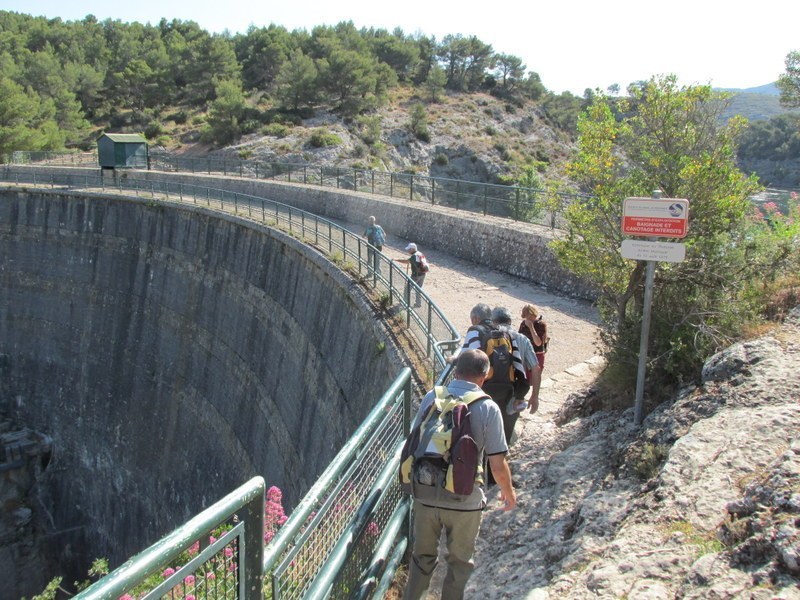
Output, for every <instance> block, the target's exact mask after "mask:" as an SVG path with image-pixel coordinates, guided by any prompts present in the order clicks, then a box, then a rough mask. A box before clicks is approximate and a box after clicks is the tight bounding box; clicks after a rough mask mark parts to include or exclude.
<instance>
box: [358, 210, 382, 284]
mask: <svg viewBox="0 0 800 600" xmlns="http://www.w3.org/2000/svg"><path fill="white" fill-rule="evenodd" d="M362 237H365V238H367V241H368V242H369V243H370V244H371V245H373V246H375V247H376V248H377V249H378V250H379V251H380V252H383V245H384V244H385V243H386V232H385V231H384V230H383V227H381V226H380V225H378V224H377V223H376V222H375V217H372V216H370V218H369V225H368V226H367V228H366V229H365V230H364V234H363V235H362ZM367 264H369V265H371V266H372V268H373V269H374V270H375V271H376V272H379V271H380V267H379V265H378V254H377V253H376V252H375V251H374V250H373V249H372V248H367Z"/></svg>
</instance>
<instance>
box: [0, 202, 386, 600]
mask: <svg viewBox="0 0 800 600" xmlns="http://www.w3.org/2000/svg"><path fill="white" fill-rule="evenodd" d="M0 256H2V267H0V269H1V270H0V416H2V417H5V418H6V419H10V420H11V421H12V422H14V423H16V424H18V425H19V426H22V427H28V428H31V429H34V430H36V431H38V432H41V433H42V434H45V435H47V436H49V437H50V438H51V439H52V456H51V459H50V464H49V465H48V466H47V467H46V469H44V472H43V473H42V475H41V477H40V478H39V481H38V483H37V484H36V485H35V486H34V489H33V490H31V493H30V494H31V498H30V504H32V505H33V504H35V505H36V506H37V508H38V507H40V508H41V510H37V508H34V514H35V515H37V514H38V518H37V517H35V518H34V521H35V523H34V525H35V527H36V529H37V535H38V537H39V539H40V540H43V543H44V544H45V546H46V547H47V548H49V549H50V551H52V554H53V555H52V556H49V558H50V559H53V560H55V561H57V562H58V563H59V567H60V568H61V571H60V572H61V573H62V574H69V573H70V570H71V569H73V568H77V569H78V571H79V572H77V573H76V574H75V576H76V577H81V579H82V578H83V577H85V569H86V567H87V566H88V562H86V561H91V559H93V558H95V557H101V556H102V557H106V558H109V559H110V560H111V562H112V565H115V564H119V562H120V561H122V560H124V559H127V558H128V557H130V556H131V555H133V554H134V553H136V552H138V551H140V550H142V549H143V548H144V547H146V546H147V545H149V544H151V543H153V542H154V541H155V540H157V539H158V538H159V537H161V536H162V535H164V534H165V533H167V532H168V531H170V530H172V529H173V528H174V527H175V526H177V525H179V524H180V523H182V522H184V521H185V520H186V519H187V518H189V517H190V516H192V515H194V514H196V513H197V512H199V511H200V510H202V509H203V508H205V507H207V506H209V505H210V504H212V503H213V502H215V501H216V500H218V499H219V498H220V497H222V496H223V495H224V494H226V493H228V492H230V491H231V490H232V489H234V488H235V487H237V486H238V485H240V484H241V483H243V482H244V481H246V480H247V479H249V478H250V477H252V476H253V475H256V474H258V475H262V476H263V477H264V478H265V479H266V481H267V484H268V485H277V486H279V487H281V489H282V490H283V491H284V498H285V500H286V503H287V505H289V506H292V505H294V504H295V503H296V502H297V500H298V499H299V498H300V497H301V496H302V494H303V493H304V492H305V490H306V489H308V488H309V487H310V485H311V484H312V483H313V482H314V480H315V479H316V477H317V476H318V475H319V474H320V473H321V472H322V471H323V470H324V468H325V467H326V466H327V464H328V463H329V462H330V460H331V458H332V457H333V456H334V454H335V451H336V450H337V449H338V448H340V447H341V446H342V444H343V443H344V442H345V441H346V440H347V439H348V437H349V435H350V433H351V432H352V431H353V430H354V429H355V428H356V427H357V425H358V424H359V423H360V421H361V420H362V419H363V417H364V416H365V415H366V413H367V412H368V411H369V409H370V408H371V406H372V404H373V403H374V401H375V400H376V399H377V398H379V397H380V395H381V394H382V393H383V391H384V390H385V389H386V387H387V386H388V384H389V383H390V382H391V381H392V380H393V379H394V377H395V376H396V374H397V371H398V370H399V367H400V364H401V363H400V359H399V356H398V355H397V353H396V352H395V350H394V347H393V346H391V343H390V341H389V340H387V338H386V336H385V334H384V331H383V329H382V325H381V324H380V323H379V322H378V321H377V320H376V319H375V317H374V316H373V314H372V311H371V310H370V308H369V306H368V305H367V303H366V301H365V300H364V298H363V296H362V295H361V292H360V289H359V288H358V287H357V286H356V285H355V284H354V283H353V282H352V281H351V280H350V279H348V278H347V277H345V276H344V274H342V273H341V272H339V271H338V270H337V269H336V268H335V267H334V266H333V265H331V264H330V263H328V261H327V260H325V259H324V258H322V257H321V256H320V255H318V254H317V253H316V252H315V251H314V250H313V249H311V248H310V247H307V246H305V245H303V244H301V243H299V242H297V241H296V240H294V239H292V238H290V237H288V236H286V235H284V234H282V233H280V232H277V231H273V230H270V229H268V228H265V227H261V226H259V225H257V224H254V223H252V222H247V221H245V220H243V219H238V218H235V217H232V216H225V215H220V214H217V213H213V212H210V211H206V210H204V209H193V208H192V207H186V206H178V205H170V204H169V203H158V204H157V205H156V204H154V203H148V202H146V201H139V200H136V199H133V198H128V199H123V198H119V197H116V198H115V197H104V196H102V195H100V194H98V195H93V194H77V193H75V194H73V193H69V192H58V191H33V190H29V191H27V192H25V191H21V192H18V191H13V190H10V189H5V190H3V189H0ZM380 342H385V343H386V351H379V350H378V347H379V343H380ZM78 564H79V566H76V565H78ZM8 567H10V569H11V570H12V572H13V570H14V569H15V568H16V569H17V570H18V571H19V567H20V565H19V564H18V565H16V567H15V565H13V564H12V565H6V567H0V571H3V570H6V568H8ZM19 572H21V571H19ZM65 580H66V581H72V579H68V578H65ZM4 581H6V582H8V578H4ZM28 593H30V592H28ZM17 597H18V596H17Z"/></svg>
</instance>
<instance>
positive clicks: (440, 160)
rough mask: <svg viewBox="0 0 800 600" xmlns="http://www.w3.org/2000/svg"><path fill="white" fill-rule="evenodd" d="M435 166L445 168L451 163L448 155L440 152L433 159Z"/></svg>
mask: <svg viewBox="0 0 800 600" xmlns="http://www.w3.org/2000/svg"><path fill="white" fill-rule="evenodd" d="M433 162H434V164H437V165H439V166H440V167H443V166H445V165H447V164H449V163H450V159H449V158H448V157H447V154H445V153H444V152H439V153H438V154H437V155H436V157H435V158H434V159H433Z"/></svg>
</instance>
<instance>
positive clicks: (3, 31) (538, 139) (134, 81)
mask: <svg viewBox="0 0 800 600" xmlns="http://www.w3.org/2000/svg"><path fill="white" fill-rule="evenodd" d="M632 85H636V84H632ZM618 92H619V89H618V86H617V89H616V90H613V91H610V93H611V94H612V95H613V96H616V95H617V93H618ZM598 93H602V92H601V91H600V90H594V91H592V90H587V91H586V93H585V94H584V97H582V98H581V97H577V96H574V95H572V94H570V93H568V92H565V93H563V94H558V95H557V94H553V93H552V92H549V91H548V90H547V89H546V88H545V86H544V85H543V83H542V81H541V80H540V78H539V75H538V74H537V73H535V72H533V71H529V70H528V69H527V67H526V65H525V64H523V62H522V60H521V59H520V58H519V57H517V56H513V55H509V54H505V53H503V52H502V51H498V50H495V49H494V48H492V47H491V46H490V45H489V44H486V43H484V42H482V41H481V40H480V39H478V38H476V37H474V36H471V37H465V36H463V35H461V34H458V33H454V34H451V35H447V36H445V37H444V38H443V39H442V40H437V39H436V38H434V37H428V36H425V35H421V34H415V35H407V34H405V33H404V32H403V31H402V30H400V29H395V30H394V31H391V32H390V31H387V30H385V29H373V28H370V29H366V28H362V29H357V28H356V27H355V26H354V25H353V23H352V22H342V23H339V24H338V25H335V26H319V27H314V28H313V29H312V30H311V31H307V30H294V31H289V30H287V29H285V28H284V27H281V26H278V25H269V26H268V27H255V26H253V27H251V28H250V29H249V30H248V31H247V32H246V33H239V34H235V35H221V34H210V33H209V32H207V31H205V30H203V29H201V28H200V27H199V25H197V24H196V23H194V22H192V21H181V20H172V21H167V20H165V19H162V20H161V21H160V22H159V23H158V24H157V25H149V24H147V25H142V24H140V23H124V22H121V21H119V20H110V19H109V20H105V21H98V20H97V19H95V18H94V17H93V16H91V15H88V16H87V17H85V18H84V19H83V20H81V21H66V22H65V21H62V20H61V19H47V18H44V17H34V16H29V15H25V14H19V13H13V12H8V11H0V155H2V154H5V153H7V152H9V151H11V150H15V149H26V150H61V149H64V148H84V149H88V148H91V147H93V145H94V142H95V140H96V139H97V137H98V135H99V134H100V133H101V132H103V131H115V132H137V133H143V134H144V135H145V136H146V137H147V138H148V140H149V141H150V143H151V146H152V147H154V148H158V147H163V148H164V149H167V150H170V151H176V152H189V153H193V154H204V153H207V152H214V153H225V154H228V155H234V156H238V157H242V158H248V157H259V158H264V159H268V160H277V161H292V162H298V161H324V162H326V163H329V164H337V165H344V166H356V167H362V168H370V169H377V170H405V171H412V172H419V173H424V174H431V175H440V176H447V177H454V178H464V179H474V180H480V181H490V182H495V183H522V184H523V185H538V184H540V183H541V181H542V179H545V180H548V181H562V182H563V181H564V180H565V178H564V174H563V165H564V163H565V162H566V160H567V159H568V158H569V157H570V155H571V151H572V148H573V147H574V142H575V136H576V123H577V118H578V114H579V113H580V112H581V111H582V110H583V109H584V108H585V107H586V106H588V104H589V103H590V101H591V100H592V98H593V97H594V96H595V95H596V94H598ZM774 102H777V100H775V99H774V98H773V103H774ZM735 106H741V102H739V103H738V104H736V99H735V98H734V104H733V106H732V107H735ZM734 110H736V109H735V108H734ZM737 112H739V113H740V114H744V113H742V111H740V110H739V111H737ZM745 116H748V115H745ZM792 127H794V133H792ZM798 136H800V134H798V133H797V127H796V118H795V117H793V116H791V115H781V116H779V117H776V118H775V119H773V120H770V121H764V122H763V123H760V124H759V125H757V126H756V127H755V128H753V129H752V130H751V133H749V134H748V137H746V138H745V139H744V148H743V154H742V165H743V168H745V170H747V171H748V172H749V171H753V170H755V171H757V172H758V173H759V174H761V173H762V172H763V173H764V174H765V175H764V181H765V183H770V184H772V185H780V184H781V183H783V184H786V185H788V186H791V185H793V184H792V181H790V180H792V177H791V173H792V172H793V171H792V168H791V164H792V163H791V160H792V157H794V158H798V155H799V154H800V150H798V148H796V146H797V145H798V139H800V138H798ZM787 160H788V161H790V162H788V163H787V162H786V161H787ZM787 164H788V165H790V166H789V167H787V166H786V165H787ZM795 179H796V178H795ZM794 185H797V183H796V182H795V183H794Z"/></svg>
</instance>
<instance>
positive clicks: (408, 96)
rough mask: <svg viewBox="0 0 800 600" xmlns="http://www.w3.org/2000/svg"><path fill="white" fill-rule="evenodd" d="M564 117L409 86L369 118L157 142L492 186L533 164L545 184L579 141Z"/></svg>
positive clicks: (183, 134) (173, 131)
mask: <svg viewBox="0 0 800 600" xmlns="http://www.w3.org/2000/svg"><path fill="white" fill-rule="evenodd" d="M575 100H577V99H575ZM415 107H417V108H415ZM418 107H423V109H422V110H423V112H424V131H425V133H426V134H427V135H419V133H418V134H417V135H415V133H414V131H413V129H414V125H413V124H412V121H413V117H412V113H413V111H414V110H419V108H418ZM577 108H578V107H577V103H575V104H573V105H572V106H567V107H566V109H561V110H565V111H567V112H571V113H572V114H574V115H577ZM554 113H555V115H554ZM559 116H561V113H560V112H559V107H553V106H552V105H551V106H548V105H547V104H546V103H541V102H534V101H530V100H528V101H523V102H519V101H518V102H515V103H511V102H508V101H505V100H502V99H500V98H497V97H495V96H492V95H491V94H488V93H480V92H475V93H452V94H445V95H443V96H442V97H441V99H440V101H439V102H424V103H423V102H422V101H421V99H420V98H419V97H418V96H417V95H416V94H415V92H414V90H413V89H412V88H409V87H405V88H398V89H396V90H393V93H392V94H391V98H390V101H389V102H388V103H387V104H386V105H385V106H383V107H381V108H378V109H376V110H375V111H373V112H371V113H369V114H367V115H365V116H362V117H357V118H354V119H345V118H342V117H341V116H339V115H337V114H336V113H334V112H331V111H329V110H325V109H318V110H317V111H316V112H315V114H314V115H313V116H310V117H308V118H304V119H297V120H296V123H288V122H284V123H282V124H280V125H267V126H265V127H262V128H261V129H260V130H259V132H258V133H251V134H246V135H244V136H242V138H241V139H240V140H238V141H237V142H236V143H235V144H233V145H231V146H227V147H224V148H219V149H213V148H212V147H210V146H209V145H206V144H202V143H200V142H199V137H200V136H199V133H198V130H197V128H192V127H190V124H186V125H183V126H177V125H176V126H171V125H170V124H169V123H167V124H165V126H164V129H163V131H164V135H162V136H161V138H160V140H161V141H162V142H165V144H164V146H163V148H164V149H165V150H167V151H174V152H176V153H179V154H182V155H185V156H205V155H210V156H225V157H231V158H237V159H240V158H245V159H257V160H264V161H272V162H289V163H314V164H329V165H335V166H340V167H356V168H364V169H372V170H379V171H395V172H410V173H416V174H421V175H430V176H435V177H446V178H453V179H463V180H469V181H481V182H491V183H508V182H513V181H516V179H517V178H518V177H519V175H520V173H521V171H522V170H523V169H524V168H525V167H526V166H533V167H535V169H536V171H537V172H539V173H540V174H541V175H542V176H543V177H544V178H545V179H547V180H561V179H563V168H564V165H565V163H566V161H567V160H568V159H569V157H570V154H571V152H572V150H573V148H574V139H573V137H574V136H573V134H571V133H570V132H569V131H568V130H565V129H563V128H561V127H559V126H558V125H557V124H555V123H554V118H559Z"/></svg>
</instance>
